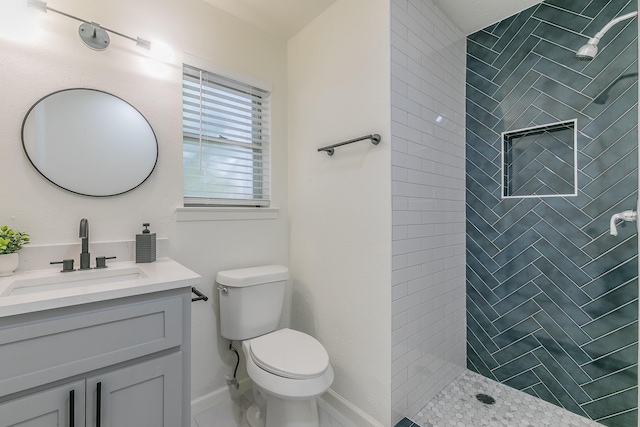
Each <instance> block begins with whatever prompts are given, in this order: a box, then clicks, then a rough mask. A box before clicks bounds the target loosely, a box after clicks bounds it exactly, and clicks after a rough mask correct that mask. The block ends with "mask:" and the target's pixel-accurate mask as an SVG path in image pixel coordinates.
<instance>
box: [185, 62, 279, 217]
mask: <svg viewBox="0 0 640 427" xmlns="http://www.w3.org/2000/svg"><path fill="white" fill-rule="evenodd" d="M182 94H183V95H182V96H183V98H182V105H183V113H182V116H183V167H184V204H185V206H207V205H210V206H221V205H222V206H269V175H270V174H269V166H270V158H269V92H267V91H265V90H262V89H259V88H256V87H254V86H251V85H248V84H244V83H242V82H238V81H235V80H233V79H229V78H227V77H224V76H221V75H218V74H214V73H211V72H208V71H205V70H201V69H199V68H196V67H192V66H189V65H184V68H183V79H182Z"/></svg>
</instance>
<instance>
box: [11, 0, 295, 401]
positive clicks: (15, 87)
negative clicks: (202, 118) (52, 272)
mask: <svg viewBox="0 0 640 427" xmlns="http://www.w3.org/2000/svg"><path fill="white" fill-rule="evenodd" d="M25 4H26V2H25V1H24V0H2V2H0V97H1V99H2V102H0V135H1V137H0V147H2V156H1V158H2V161H1V164H2V167H1V168H0V194H1V195H2V196H1V202H0V225H1V224H9V225H11V226H12V227H14V228H17V229H19V230H24V231H27V232H29V233H30V234H31V236H32V245H48V244H60V243H63V244H64V243H77V242H78V238H77V236H78V224H79V220H80V218H83V217H86V218H88V219H89V223H90V231H91V233H90V237H91V241H92V242H99V241H116V240H133V239H134V236H135V234H136V233H138V232H139V231H140V230H141V224H142V222H147V221H148V222H151V228H152V229H153V230H154V231H155V232H156V233H157V234H158V237H167V238H168V239H169V252H170V255H171V256H172V257H173V258H174V259H176V260H177V261H179V262H181V263H183V264H184V265H186V266H187V267H189V268H191V269H193V270H194V271H196V272H197V273H199V274H201V275H202V276H203V279H202V285H201V286H200V289H201V290H202V291H204V293H205V294H207V295H209V296H212V295H213V280H214V277H215V274H216V272H217V271H220V270H224V269H229V268H238V267H244V266H251V265H260V264H267V263H281V264H287V263H288V225H287V218H288V213H287V205H288V202H287V166H286V165H287V150H286V146H287V135H286V114H287V111H286V98H287V90H286V86H287V82H286V43H285V42H284V41H283V40H279V39H276V38H274V37H272V36H270V35H269V34H267V33H264V32H262V31H260V30H257V29H255V28H254V27H251V26H249V25H247V24H245V23H243V22H241V21H239V20H237V19H235V18H232V17H231V16H229V15H227V14H225V13H223V12H221V11H219V10H217V9H215V8H213V7H211V6H209V5H208V4H206V3H205V2H203V1H201V0H180V1H154V0H136V1H128V0H111V1H105V2H98V1H86V0H51V1H49V2H48V5H49V6H50V7H52V8H55V9H59V10H62V11H65V12H67V13H70V14H72V15H76V16H79V17H81V18H84V19H87V20H90V21H95V22H99V23H100V24H102V25H104V26H105V27H108V28H113V29H114V30H116V31H120V32H122V33H125V34H127V35H131V36H133V37H137V36H140V37H143V38H146V39H149V40H152V41H162V42H164V43H166V44H168V45H169V46H170V47H171V48H172V49H173V50H174V51H175V53H176V56H175V59H174V60H173V61H171V62H170V63H168V64H167V63H162V62H158V61H155V60H150V59H149V58H148V57H147V56H145V51H143V50H141V49H140V48H138V47H136V46H135V43H133V42H131V41H129V40H125V39H123V38H121V37H118V36H115V35H113V36H112V37H111V46H110V47H109V49H108V50H106V51H103V52H96V51H92V50H90V49H88V48H87V47H85V46H84V45H83V44H82V43H81V41H80V40H79V37H78V35H77V31H78V23H77V22H76V21H74V20H71V19H68V18H65V17H62V16H60V15H57V14H55V13H52V12H50V13H48V14H44V13H40V12H38V11H36V10H34V9H28V8H26V6H25ZM183 51H186V52H188V53H190V54H192V55H195V56H198V57H201V58H203V59H205V60H208V61H210V62H212V63H213V64H215V65H217V66H220V67H223V68H226V69H228V70H230V71H233V72H236V73H242V74H246V75H249V76H252V77H256V78H259V79H262V80H265V81H267V82H270V83H271V84H272V85H273V103H272V108H273V121H272V140H273V150H272V155H273V172H272V183H273V201H274V204H275V205H277V206H279V207H280V211H279V214H278V217H277V219H269V220H249V221H238V220H235V221H234V220H228V221H204V222H177V221H176V207H178V206H181V204H182V177H181V173H182V152H181V149H182V111H181V110H182V104H181V102H182V100H181V98H182V93H181V72H182V69H181V64H182V52H183ZM71 87H87V88H95V89H100V90H104V91H107V92H110V93H112V94H114V95H117V96H119V97H121V98H123V99H125V100H126V101H128V102H130V103H131V104H132V105H134V106H135V107H136V108H137V109H138V110H139V111H140V112H142V114H143V115H144V116H145V117H146V118H147V120H148V121H149V122H150V123H151V126H152V127H153V128H154V130H155V133H156V135H157V138H158V144H159V159H158V164H157V167H156V170H155V171H154V172H153V174H152V175H151V177H150V178H149V179H148V180H147V181H146V182H145V183H144V184H143V185H142V186H140V187H139V188H137V189H135V190H134V191H131V192H129V193H127V194H124V195H121V196H116V197H107V198H91V197H83V196H78V195H75V194H72V193H69V192H66V191H64V190H61V189H59V188H58V187H56V186H54V185H52V184H50V183H49V182H48V181H46V180H45V179H44V178H43V177H41V176H40V175H39V174H38V173H37V172H36V171H35V170H34V169H33V167H32V166H31V164H30V163H29V161H28V159H27V158H26V156H25V155H24V153H23V152H22V145H21V141H20V127H21V123H22V119H23V117H24V115H25V113H26V112H27V110H28V109H29V108H30V107H31V105H32V104H33V103H34V102H36V101H37V100H38V99H40V98H41V97H43V96H45V95H46V94H48V93H50V92H53V91H56V90H59V89H63V88H71ZM216 304H217V299H216V298H212V299H210V300H209V302H207V303H203V302H200V303H197V304H194V305H193V307H192V308H193V356H192V372H193V374H192V398H196V397H198V396H200V395H203V394H204V393H206V392H208V391H211V390H214V389H217V388H220V387H224V386H225V376H226V375H228V374H231V373H232V372H233V363H235V356H233V354H232V353H231V352H230V351H228V350H227V346H228V343H227V342H225V341H222V340H221V339H219V338H217V336H218V335H219V333H218V328H217V308H216V307H217V305H216Z"/></svg>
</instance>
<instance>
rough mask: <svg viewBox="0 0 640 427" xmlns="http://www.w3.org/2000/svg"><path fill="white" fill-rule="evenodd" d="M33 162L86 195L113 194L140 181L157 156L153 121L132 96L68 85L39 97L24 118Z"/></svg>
mask: <svg viewBox="0 0 640 427" xmlns="http://www.w3.org/2000/svg"><path fill="white" fill-rule="evenodd" d="M22 145H23V146H24V151H25V153H26V154H27V157H28V158H29V160H30V161H31V163H32V164H33V166H34V167H35V168H36V169H37V170H38V172H40V173H41V174H42V175H43V176H44V177H45V178H47V179H48V180H49V181H51V182H52V183H54V184H55V185H57V186H59V187H61V188H64V189H65V190H68V191H71V192H73V193H78V194H82V195H85V196H96V197H105V196H115V195H117V194H122V193H126V192H127V191H130V190H133V189H134V188H136V187H138V186H139V185H140V184H142V183H143V182H144V181H145V180H146V179H147V178H148V177H149V175H151V172H153V169H154V168H155V166H156V161H157V159H158V142H157V140H156V135H155V133H154V132H153V129H152V128H151V125H150V124H149V122H148V121H147V119H145V118H144V116H143V115H142V114H140V112H139V111H138V110H136V109H135V108H134V107H133V106H132V105H131V104H129V103H128V102H126V101H124V100H122V99H120V98H118V97H116V96H113V95H111V94H108V93H106V92H102V91H99V90H93V89H66V90H61V91H59V92H54V93H52V94H49V95H47V96H46V97H44V98H42V99H41V100H40V101H38V102H37V103H36V104H35V105H34V106H33V107H31V109H30V110H29V112H27V115H26V116H25V118H24V122H23V123H22Z"/></svg>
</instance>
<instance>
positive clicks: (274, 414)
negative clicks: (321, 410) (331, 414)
mask: <svg viewBox="0 0 640 427" xmlns="http://www.w3.org/2000/svg"><path fill="white" fill-rule="evenodd" d="M265 418H266V420H265V427H320V420H319V418H318V403H317V402H316V398H315V397H312V398H309V399H281V398H279V397H276V396H273V395H271V394H268V393H267V413H266V417H265Z"/></svg>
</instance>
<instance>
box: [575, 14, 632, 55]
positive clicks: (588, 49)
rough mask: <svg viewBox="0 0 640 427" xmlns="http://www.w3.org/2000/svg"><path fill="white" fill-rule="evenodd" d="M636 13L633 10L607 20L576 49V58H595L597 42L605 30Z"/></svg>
mask: <svg viewBox="0 0 640 427" xmlns="http://www.w3.org/2000/svg"><path fill="white" fill-rule="evenodd" d="M637 14H638V11H635V12H631V13H627V14H626V15H622V16H618V17H617V18H615V19H612V20H611V21H609V23H608V24H607V25H605V26H604V27H603V28H602V29H601V30H600V31H598V33H597V34H596V35H595V36H593V38H591V39H589V41H588V42H587V44H585V45H584V46H582V47H581V48H580V49H578V51H577V52H576V59H578V60H580V61H591V60H592V59H593V58H595V56H596V54H597V53H598V43H599V42H600V39H601V38H602V36H604V34H605V33H606V32H607V31H609V29H610V28H611V27H613V26H614V25H616V24H617V23H618V22H621V21H625V20H627V19H631V18H633V17H634V16H636V15H637Z"/></svg>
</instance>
